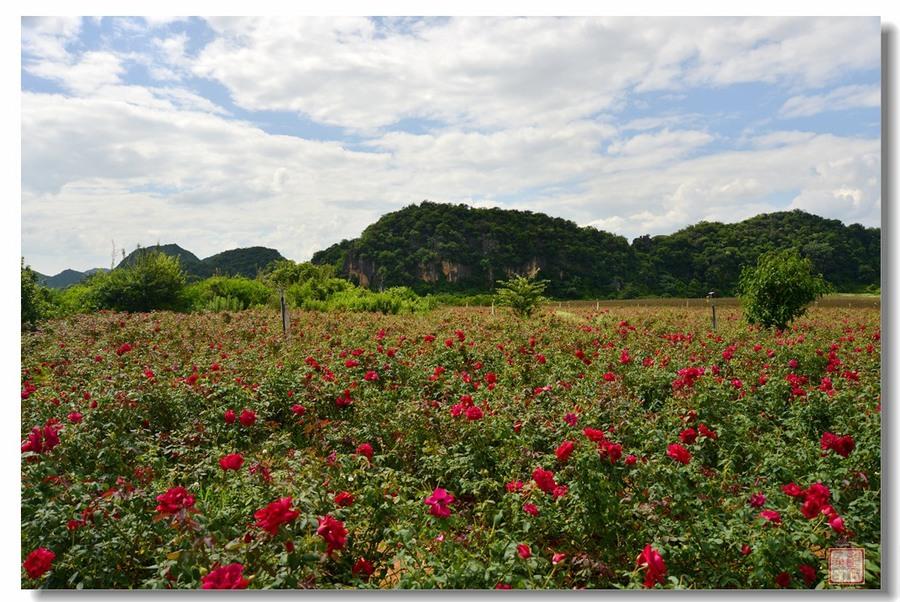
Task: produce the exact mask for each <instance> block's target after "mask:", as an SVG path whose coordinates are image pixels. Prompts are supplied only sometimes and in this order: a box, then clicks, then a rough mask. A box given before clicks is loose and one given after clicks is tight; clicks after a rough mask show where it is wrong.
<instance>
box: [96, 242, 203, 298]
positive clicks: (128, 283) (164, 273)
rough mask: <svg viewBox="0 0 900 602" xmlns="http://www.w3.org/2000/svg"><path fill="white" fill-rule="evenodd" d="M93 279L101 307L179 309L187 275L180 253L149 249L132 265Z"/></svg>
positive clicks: (139, 255)
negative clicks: (172, 253) (173, 254)
mask: <svg viewBox="0 0 900 602" xmlns="http://www.w3.org/2000/svg"><path fill="white" fill-rule="evenodd" d="M95 278H96V279H95V280H92V282H91V288H92V289H93V293H94V297H95V301H96V304H97V306H98V307H100V308H103V309H114V310H117V311H133V312H134V311H151V310H154V309H169V310H177V309H180V307H181V305H182V304H183V298H182V292H183V290H184V285H185V283H186V281H187V277H186V275H185V273H184V270H182V269H181V262H180V261H179V259H178V257H175V256H172V255H166V254H165V253H161V252H159V251H156V250H152V249H148V250H146V251H145V252H142V253H140V254H138V255H137V257H136V259H135V261H134V263H133V264H131V265H126V266H122V267H118V268H116V269H114V270H112V271H111V272H108V273H106V274H98V275H97V276H96V277H95Z"/></svg>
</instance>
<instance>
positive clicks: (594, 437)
mask: <svg viewBox="0 0 900 602" xmlns="http://www.w3.org/2000/svg"><path fill="white" fill-rule="evenodd" d="M582 432H583V433H584V436H585V437H587V438H588V439H590V440H591V441H593V442H594V443H599V442H600V441H603V438H604V437H605V436H606V433H604V432H603V431H601V430H600V429H594V428H591V427H587V428H585V429H584V430H583V431H582Z"/></svg>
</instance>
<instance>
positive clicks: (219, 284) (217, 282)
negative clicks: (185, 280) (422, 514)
mask: <svg viewBox="0 0 900 602" xmlns="http://www.w3.org/2000/svg"><path fill="white" fill-rule="evenodd" d="M185 296H186V298H188V299H190V306H191V307H192V308H193V309H195V310H197V309H213V305H215V304H216V303H219V304H221V303H223V302H222V301H216V299H217V298H222V299H232V300H233V301H230V302H228V304H227V309H229V311H238V310H241V309H244V308H247V307H255V306H259V305H265V304H266V303H268V302H269V300H270V299H271V298H272V296H273V291H272V289H271V288H269V287H268V286H266V285H265V284H264V283H262V282H260V281H259V280H251V279H249V278H245V277H243V276H235V277H227V276H213V277H212V278H207V279H206V280H201V281H200V282H198V283H196V284H192V285H190V286H189V287H188V288H187V290H186V292H185ZM238 305H239V306H240V307H238ZM216 307H223V308H224V306H216ZM235 307H237V310H235V309H233V308H235ZM213 311H221V309H213Z"/></svg>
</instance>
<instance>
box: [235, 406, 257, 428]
mask: <svg viewBox="0 0 900 602" xmlns="http://www.w3.org/2000/svg"><path fill="white" fill-rule="evenodd" d="M239 420H240V421H241V424H243V425H244V426H253V423H254V422H256V412H254V411H253V410H247V409H245V410H244V411H243V412H241V417H240V418H239Z"/></svg>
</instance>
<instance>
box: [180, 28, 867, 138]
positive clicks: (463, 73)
mask: <svg viewBox="0 0 900 602" xmlns="http://www.w3.org/2000/svg"><path fill="white" fill-rule="evenodd" d="M211 23H212V25H213V27H215V29H216V31H217V32H218V33H219V34H221V37H220V38H219V39H217V40H216V41H214V42H213V43H211V44H209V45H208V46H207V47H206V48H205V49H204V51H203V52H202V53H201V54H200V56H199V57H198V58H197V60H196V61H195V63H194V71H195V73H197V74H198V75H202V76H206V77H212V78H215V79H216V80H218V81H220V82H221V83H222V84H224V85H225V86H226V87H227V88H228V89H229V90H230V91H231V93H232V95H233V97H234V99H235V101H236V102H237V103H238V104H240V105H241V106H243V107H245V108H249V109H257V110H259V109H267V110H287V111H295V112H298V113H302V114H304V115H308V116H310V117H311V118H313V119H315V120H317V121H321V122H325V123H331V124H334V125H340V126H344V127H348V128H354V129H359V130H370V129H372V128H378V127H383V126H386V125H389V124H391V123H395V122H397V121H399V120H401V119H403V118H407V117H426V118H433V119H440V120H443V121H453V122H457V121H461V122H464V123H469V124H471V125H473V126H476V127H502V126H508V125H522V124H525V125H532V124H534V123H536V120H540V122H541V123H545V124H546V123H553V122H566V121H568V120H573V119H578V118H583V117H584V116H586V115H590V114H592V113H596V112H599V111H603V110H606V109H609V108H611V107H614V106H615V105H616V103H617V102H620V101H622V99H623V98H624V96H625V95H626V94H627V93H628V92H629V91H630V90H632V89H634V90H637V91H648V90H665V89H679V88H682V87H684V86H687V85H692V86H698V85H714V86H723V85H729V84H734V83H743V82H754V81H761V82H770V83H774V82H779V83H784V84H787V85H793V86H810V85H822V84H824V83H827V82H829V81H831V80H832V79H834V78H836V77H838V76H839V75H841V74H842V73H845V72H846V71H847V70H851V69H857V68H868V67H871V66H872V65H873V64H877V63H878V60H879V56H880V38H879V29H878V21H877V19H875V20H873V19H846V18H820V19H809V18H798V19H785V18H772V19H767V18H758V19H736V18H735V19H732V18H726V19H720V18H716V19H713V18H708V19H693V18H637V19H629V18H564V19H554V18H528V19H510V18H500V19H486V18H460V19H452V20H449V21H442V22H438V23H429V24H424V23H420V24H418V25H417V26H414V27H412V28H411V29H410V30H409V31H406V32H404V33H403V34H400V35H391V36H383V35H380V32H379V31H378V29H377V28H376V26H375V25H374V24H373V22H372V21H370V20H368V19H351V18H329V19H303V20H301V21H299V22H298V21H292V20H287V19H283V18H278V17H272V18H261V19H216V20H212V21H211ZM261 74H262V76H261ZM362 90H365V93H364V94H363V93H360V92H361V91H362Z"/></svg>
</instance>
